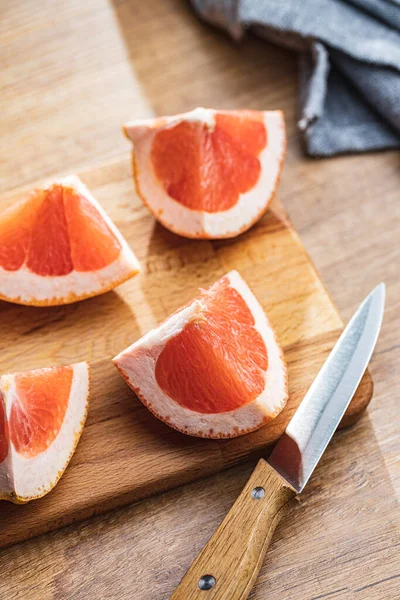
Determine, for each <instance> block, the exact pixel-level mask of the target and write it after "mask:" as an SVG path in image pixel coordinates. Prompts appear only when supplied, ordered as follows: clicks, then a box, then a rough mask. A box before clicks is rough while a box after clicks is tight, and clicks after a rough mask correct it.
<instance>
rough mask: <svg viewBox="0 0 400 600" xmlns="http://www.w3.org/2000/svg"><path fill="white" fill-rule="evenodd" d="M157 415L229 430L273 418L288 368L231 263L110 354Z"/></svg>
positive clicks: (197, 430) (186, 428)
mask: <svg viewBox="0 0 400 600" xmlns="http://www.w3.org/2000/svg"><path fill="white" fill-rule="evenodd" d="M113 362H114V364H115V366H116V368H117V369H118V370H119V372H120V373H121V375H122V376H123V378H124V379H125V380H126V381H127V383H128V385H129V386H130V387H131V388H132V389H133V390H134V392H136V394H137V396H138V397H139V399H140V400H141V401H142V402H143V404H144V405H145V406H147V408H148V409H149V410H150V411H151V412H152V413H153V414H154V415H155V416H156V417H158V418H159V419H161V420H162V421H164V422H165V423H167V424H168V425H170V426H171V427H173V428H174V429H177V430H178V431H181V432H183V433H187V434H189V435H193V436H198V437H209V438H230V437H235V436H238V435H242V434H244V433H248V432H249V431H254V430H255V429H258V428H259V427H262V425H265V424H266V423H268V422H269V421H271V420H272V419H274V418H275V417H276V416H277V415H278V414H279V413H280V411H281V410H282V409H283V407H284V406H285V403H286V400H287V370H286V366H285V363H284V361H283V357H282V352H281V350H280V348H279V345H278V343H277V341H276V338H275V334H274V332H273V329H272V327H271V325H270V323H269V321H268V319H267V317H266V315H265V313H264V311H263V309H262V307H261V306H260V304H259V303H258V301H257V299H256V298H255V296H254V295H253V293H252V292H251V290H250V288H249V287H248V286H247V284H246V282H245V281H244V280H243V279H242V277H241V276H240V275H239V273H238V272H237V271H231V272H230V273H228V274H227V275H225V276H224V277H222V278H221V279H220V280H219V281H217V282H216V283H215V284H214V285H213V286H211V287H210V288H209V289H208V290H203V291H202V292H201V294H200V296H198V297H197V298H194V299H193V300H192V301H191V302H189V303H188V304H186V306H184V307H183V308H181V309H179V310H177V311H176V312H175V313H173V314H172V315H171V316H170V317H168V318H167V319H165V320H164V321H163V322H162V323H161V324H160V325H159V326H158V327H156V328H155V329H152V330H151V331H149V332H148V333H147V334H146V335H144V336H143V337H142V338H141V339H139V340H137V341H136V342H134V343H133V344H132V345H131V346H130V347H129V348H126V350H124V351H123V352H121V353H120V354H119V355H118V356H116V357H115V358H114V359H113Z"/></svg>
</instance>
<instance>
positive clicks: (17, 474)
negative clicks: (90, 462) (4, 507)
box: [0, 362, 89, 502]
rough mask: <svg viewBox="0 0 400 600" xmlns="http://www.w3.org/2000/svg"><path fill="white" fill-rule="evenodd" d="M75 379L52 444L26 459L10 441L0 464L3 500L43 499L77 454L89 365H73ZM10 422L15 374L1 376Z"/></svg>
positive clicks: (86, 404) (82, 422) (83, 418)
mask: <svg viewBox="0 0 400 600" xmlns="http://www.w3.org/2000/svg"><path fill="white" fill-rule="evenodd" d="M72 367H73V379H72V385H71V392H70V397H69V404H68V408H67V411H66V414H65V417H64V421H63V423H62V425H61V428H60V431H59V432H58V434H57V437H56V438H55V440H54V441H53V442H52V444H51V445H50V446H49V447H48V448H47V450H45V451H44V452H41V453H40V454H38V455H37V456H35V457H33V458H25V457H24V456H22V455H21V454H19V453H18V452H17V450H16V449H15V448H14V445H13V444H12V442H11V441H10V442H9V447H8V455H7V458H6V460H5V461H3V462H2V463H1V464H0V498H2V497H6V496H11V497H12V498H14V499H15V498H17V499H18V500H19V501H20V502H23V501H27V500H30V499H33V498H35V497H40V496H42V495H43V494H44V493H47V492H48V491H50V490H51V489H52V487H53V486H54V485H55V484H56V483H57V481H58V479H59V477H60V475H61V474H62V472H63V471H64V469H65V468H66V466H67V464H68V462H69V461H70V459H71V457H72V454H73V452H74V449H75V446H76V443H77V441H78V439H79V436H80V434H81V432H82V428H83V425H84V420H85V417H86V413H87V408H88V401H89V365H88V364H87V363H86V362H82V363H77V364H75V365H72ZM0 390H1V393H2V395H3V398H4V403H5V413H6V417H7V419H8V418H9V416H10V413H11V407H12V405H13V402H14V400H15V374H7V375H2V376H1V377H0Z"/></svg>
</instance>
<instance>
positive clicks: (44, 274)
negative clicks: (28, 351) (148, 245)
mask: <svg viewBox="0 0 400 600" xmlns="http://www.w3.org/2000/svg"><path fill="white" fill-rule="evenodd" d="M138 271H139V263H138V261H137V259H136V257H135V255H134V254H133V252H132V251H131V250H130V248H129V246H128V244H127V242H126V240H124V238H123V237H122V235H121V233H120V232H119V231H118V229H117V228H116V227H115V225H114V224H113V223H112V221H111V220H110V219H109V218H108V216H107V215H106V213H105V212H104V211H103V209H102V208H101V206H100V205H99V204H98V202H97V201H96V200H95V198H93V196H92V195H91V194H90V192H89V190H88V189H87V188H86V187H85V186H84V185H83V183H82V182H81V181H80V180H79V179H78V178H77V177H74V176H70V177H65V178H62V179H59V180H56V181H55V182H54V183H51V184H49V185H48V186H46V187H43V188H41V189H38V190H35V191H33V192H32V193H31V194H30V195H29V196H28V198H27V199H26V200H25V201H22V202H19V203H18V204H16V205H14V206H12V207H11V208H10V209H8V210H7V211H5V212H4V213H3V214H2V215H0V298H1V299H4V300H9V301H11V302H17V303H19V304H32V305H38V306H41V305H46V306H50V305H57V304H66V303H69V302H74V301H76V300H82V299H83V298H88V297H90V296H94V295H97V294H101V293H104V292H106V291H108V290H110V289H112V288H113V287H115V286H116V285H118V284H120V283H122V282H123V281H125V280H126V279H129V278H130V277H132V276H133V275H136V273H138Z"/></svg>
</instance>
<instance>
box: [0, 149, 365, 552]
mask: <svg viewBox="0 0 400 600" xmlns="http://www.w3.org/2000/svg"><path fill="white" fill-rule="evenodd" d="M80 176H81V178H82V179H83V181H84V182H85V183H86V184H87V185H88V186H89V187H90V189H91V190H92V192H93V193H94V195H95V196H96V197H97V198H98V200H99V201H100V202H101V204H102V205H103V206H104V208H105V209H106V211H107V212H108V214H109V215H110V216H111V218H112V219H113V220H114V221H115V223H116V224H117V226H118V227H119V228H120V230H121V231H122V233H123V235H124V236H125V237H126V238H127V240H128V242H129V243H130V244H131V246H132V248H133V250H134V251H135V253H136V254H137V256H138V258H139V260H140V261H141V264H142V273H141V275H139V276H138V277H136V278H134V279H132V280H131V281H128V282H126V283H125V284H123V285H121V286H120V287H119V288H118V289H117V290H116V291H113V292H109V293H108V294H105V295H103V296H99V297H97V298H92V299H90V300H86V301H84V302H80V303H76V304H72V305H69V306H62V307H52V308H34V307H24V306H16V305H11V304H8V303H5V302H0V331H1V338H2V352H1V356H0V372H1V373H3V372H8V371H16V370H25V369H31V368H35V367H41V366H50V365H57V364H67V363H70V362H76V361H79V360H89V361H90V362H91V367H92V391H91V404H90V410H89V416H88V420H87V424H86V427H85V429H84V432H83V435H82V438H81V441H80V443H79V445H78V448H77V451H76V453H75V455H74V457H73V459H72V461H71V463H70V465H69V467H68V468H67V470H66V472H65V474H64V476H63V477H62V479H61V481H60V482H59V484H58V485H57V486H56V488H55V489H54V490H53V491H52V492H51V493H50V494H48V495H47V496H45V497H44V498H42V499H40V500H36V501H34V502H31V503H29V504H27V505H24V506H15V505H12V504H10V503H8V502H5V501H0V522H1V528H0V547H2V546H6V545H9V544H12V543H15V542H18V541H21V540H23V539H27V538H29V537H33V536H35V535H38V534H40V533H43V532H45V531H49V530H51V529H56V528H59V527H61V526H63V525H66V524H68V523H72V522H74V521H77V520H81V519H83V518H86V517H89V516H91V515H93V514H98V513H101V512H104V511H106V510H110V509H112V508H116V507H119V506H122V505H125V504H127V503H130V502H132V501H135V500H138V499H140V498H144V497H145V496H149V495H151V494H154V493H156V492H159V491H161V490H166V489H168V488H172V487H174V486H178V485H180V484H182V483H185V482H189V481H192V480H194V479H197V478H201V477H205V476H207V475H210V474H212V473H215V472H218V471H221V470H222V469H225V468H227V467H229V466H231V465H233V464H235V463H237V462H239V461H241V460H243V459H245V458H246V457H248V456H249V455H254V456H256V455H260V454H261V453H263V452H265V449H266V448H268V447H269V446H270V445H271V444H272V443H273V442H274V441H276V439H277V438H278V437H279V436H280V435H281V433H282V431H283V430H284V428H285V426H286V424H287V422H288V421H289V419H290V417H291V416H292V414H293V412H294V411H295V409H296V407H297V406H298V404H299V403H300V401H301V399H302V397H303V396H304V394H305V392H306V390H307V389H308V387H309V386H310V384H311V382H312V380H313V379H314V377H315V376H316V374H317V372H318V370H319V368H320V367H321V365H322V363H323V362H324V360H325V359H326V358H327V356H328V353H329V351H330V350H331V348H332V347H333V345H334V343H335V341H336V339H337V338H338V336H339V334H340V331H341V329H342V327H343V323H342V321H341V318H340V316H339V314H338V312H337V310H336V308H335V306H334V304H333V302H332V300H331V298H330V297H329V294H328V293H327V291H326V290H325V288H324V286H323V284H322V282H321V280H320V279H319V277H318V274H317V273H316V271H315V268H314V267H313V265H312V263H311V261H310V259H309V257H308V255H307V253H306V251H305V249H304V248H303V246H302V244H301V241H300V239H299V237H298V236H297V234H296V232H295V231H294V229H293V227H292V225H291V223H290V221H289V219H288V217H287V215H286V213H285V211H284V209H283V208H282V205H281V204H280V202H279V201H278V200H277V199H276V200H274V202H273V204H272V207H271V209H270V210H269V211H268V213H267V214H266V215H265V217H264V218H263V219H261V221H260V222H259V223H258V224H257V225H255V226H254V227H253V228H252V229H251V230H250V231H249V232H247V233H245V234H243V235H241V236H240V237H239V238H237V239H234V240H226V241H225V240H224V241H214V242H211V241H194V240H187V239H184V238H181V237H178V236H176V235H174V234H172V233H170V232H168V231H167V230H165V229H164V228H163V227H161V226H160V225H159V224H157V223H156V222H155V221H154V219H153V218H152V217H151V216H150V214H149V213H148V211H147V209H146V208H144V207H143V205H142V203H141V202H140V200H139V199H138V198H137V196H136V194H135V192H134V188H133V183H132V178H131V167H130V159H129V158H128V157H124V158H122V159H120V160H117V161H115V162H113V163H111V164H107V165H103V166H99V167H95V168H92V169H90V170H87V171H85V172H83V173H80ZM23 192H24V190H18V191H16V192H13V193H12V194H8V195H7V196H3V197H1V198H0V210H3V209H4V208H5V207H6V206H8V205H9V204H10V203H12V202H13V201H15V200H16V199H18V198H19V197H20V196H21V195H22V194H23ZM234 268H235V269H237V270H238V271H239V272H240V273H241V274H242V275H243V277H244V278H245V280H246V281H247V282H248V284H249V285H250V287H251V288H252V289H253V291H254V293H255V295H256V296H257V298H258V300H259V301H260V303H261V304H262V306H263V307H264V309H265V310H266V312H267V314H268V316H269V318H270V320H271V322H272V325H273V327H274V328H275V331H276V332H277V335H278V338H279V340H280V343H281V345H282V346H283V349H284V352H285V358H286V361H287V363H288V367H289V391H290V399H289V402H288V404H287V406H286V408H285V410H284V411H283V412H282V414H281V415H280V416H279V417H278V418H277V419H275V420H274V421H273V422H272V423H271V424H269V425H267V426H266V427H264V428H263V429H261V430H259V431H257V432H255V433H252V434H249V435H246V436H243V437H240V438H236V439H233V440H225V441H215V440H201V439H196V438H190V437H187V436H184V435H182V434H180V433H178V432H175V431H173V430H172V429H170V428H169V427H167V426H166V425H164V424H163V423H161V422H159V421H158V420H157V419H155V418H154V417H153V416H152V415H151V414H150V413H149V412H148V411H147V410H146V409H145V408H144V407H143V406H142V404H141V403H140V402H139V400H138V399H137V398H136V397H135V395H134V394H133V392H132V391H131V390H130V389H129V388H128V386H127V385H126V384H125V383H124V381H123V380H122V379H121V377H120V376H119V375H118V373H117V372H116V370H115V368H114V367H113V365H112V363H111V362H110V358H112V357H113V356H114V355H115V354H116V353H117V352H119V351H120V350H122V349H123V348H125V347H126V346H127V345H128V344H130V343H132V342H133V341H134V340H136V339H137V338H139V337H140V336H141V335H143V334H144V333H145V332H146V331H148V330H149V329H150V328H152V327H153V326H154V325H156V324H158V323H159V322H160V321H161V320H163V319H164V318H165V317H167V316H168V315H169V314H170V313H171V312H172V311H174V310H175V309H176V308H178V307H179V306H180V305H182V304H184V303H185V302H187V301H188V300H189V299H190V298H192V297H193V296H194V295H195V294H196V293H197V289H198V288H199V287H206V286H209V285H211V284H212V283H213V282H214V281H215V280H216V279H218V278H219V277H220V276H221V275H223V274H224V273H226V272H227V271H229V270H231V269H234ZM371 395H372V381H371V378H370V376H369V374H368V373H366V375H365V376H364V378H363V380H362V382H361V384H360V387H359V389H358V391H357V393H356V395H355V397H354V399H353V401H352V403H351V405H350V407H349V410H348V411H347V413H346V416H345V418H344V420H343V422H342V425H349V424H351V423H353V422H355V421H356V420H357V419H358V417H359V416H360V415H361V414H362V412H363V411H364V410H365V408H366V407H367V405H368V403H369V401H370V399H371Z"/></svg>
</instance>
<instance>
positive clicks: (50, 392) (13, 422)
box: [9, 366, 73, 458]
mask: <svg viewBox="0 0 400 600" xmlns="http://www.w3.org/2000/svg"><path fill="white" fill-rule="evenodd" d="M72 378H73V370H72V367H70V366H66V367H58V368H49V369H37V370H36V371H30V372H27V373H21V374H18V375H16V377H15V394H16V398H15V400H14V402H13V405H12V407H11V414H10V419H9V430H10V433H9V435H10V440H11V442H12V443H13V445H14V447H15V449H16V451H17V452H18V453H19V454H21V455H22V456H24V457H26V458H33V457H34V456H37V455H38V454H40V453H41V452H44V451H45V450H47V448H48V447H49V446H50V445H51V444H52V442H53V441H54V439H55V438H56V437H57V435H58V433H59V431H60V429H61V426H62V423H63V421H64V417H65V413H66V411H67V407H68V400H69V396H70V392H71V385H72Z"/></svg>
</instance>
